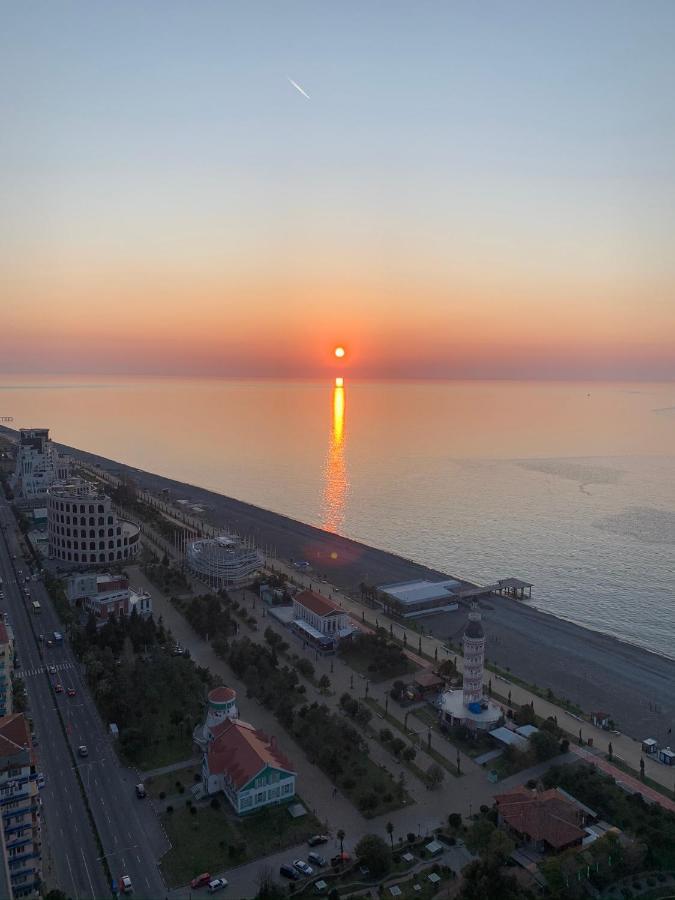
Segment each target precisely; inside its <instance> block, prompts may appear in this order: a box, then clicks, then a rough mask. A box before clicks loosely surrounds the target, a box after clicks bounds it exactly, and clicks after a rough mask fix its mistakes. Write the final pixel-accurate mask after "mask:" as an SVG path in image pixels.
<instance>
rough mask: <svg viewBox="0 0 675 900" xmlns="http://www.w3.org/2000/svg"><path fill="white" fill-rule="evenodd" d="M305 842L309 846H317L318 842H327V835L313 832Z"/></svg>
mask: <svg viewBox="0 0 675 900" xmlns="http://www.w3.org/2000/svg"><path fill="white" fill-rule="evenodd" d="M307 843H308V844H309V846H310V847H318V846H319V844H327V843H328V835H326V834H315V835H313V837H311V838H310V839H309V840H308V841H307Z"/></svg>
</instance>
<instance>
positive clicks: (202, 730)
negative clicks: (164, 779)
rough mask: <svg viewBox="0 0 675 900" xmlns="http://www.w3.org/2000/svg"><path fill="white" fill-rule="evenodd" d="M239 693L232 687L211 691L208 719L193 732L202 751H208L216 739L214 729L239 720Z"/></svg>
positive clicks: (222, 687)
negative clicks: (232, 720)
mask: <svg viewBox="0 0 675 900" xmlns="http://www.w3.org/2000/svg"><path fill="white" fill-rule="evenodd" d="M238 718H239V709H238V708H237V692H236V691H235V690H234V689H233V688H231V687H225V685H220V686H219V687H215V688H213V690H211V691H209V696H208V699H207V705H206V719H205V721H204V722H203V723H202V724H201V725H197V727H196V728H195V730H194V732H193V735H192V736H193V739H194V742H195V744H197V746H198V747H199V748H200V749H201V750H202V751H204V750H206V747H207V746H208V743H209V741H212V740H213V738H214V737H215V734H214V729H215V728H216V726H219V725H222V724H223V722H226V721H228V720H229V719H238Z"/></svg>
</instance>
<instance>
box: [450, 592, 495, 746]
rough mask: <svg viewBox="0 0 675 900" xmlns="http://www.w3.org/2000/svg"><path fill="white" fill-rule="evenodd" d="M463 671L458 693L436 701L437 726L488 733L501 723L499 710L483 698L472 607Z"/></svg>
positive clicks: (481, 650)
mask: <svg viewBox="0 0 675 900" xmlns="http://www.w3.org/2000/svg"><path fill="white" fill-rule="evenodd" d="M462 642H463V646H464V671H463V682H462V689H461V691H459V690H457V691H452V690H451V691H445V692H444V693H443V694H442V695H441V696H440V698H439V700H438V708H439V718H440V723H441V726H442V727H443V726H446V727H447V726H453V725H464V726H466V727H467V728H470V729H471V730H472V731H476V730H478V731H492V730H493V729H494V728H495V726H496V725H497V724H498V723H499V722H500V720H501V719H502V710H501V707H499V706H497V705H496V704H494V703H492V702H491V701H489V700H488V699H487V698H486V697H484V696H483V674H484V670H485V632H484V631H483V625H482V624H481V614H480V610H479V609H478V607H477V605H476V604H475V603H474V604H473V605H472V607H471V611H470V613H469V622H468V624H467V626H466V629H465V631H464V638H463V641H462Z"/></svg>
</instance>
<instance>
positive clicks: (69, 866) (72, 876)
mask: <svg viewBox="0 0 675 900" xmlns="http://www.w3.org/2000/svg"><path fill="white" fill-rule="evenodd" d="M66 862H67V863H68V869H69V871H70V877H71V879H72V882H73V893H74V894H75V900H77V886H76V884H75V876H74V875H73V867H72V866H71V864H70V857H69V856H68V854H67V853H66Z"/></svg>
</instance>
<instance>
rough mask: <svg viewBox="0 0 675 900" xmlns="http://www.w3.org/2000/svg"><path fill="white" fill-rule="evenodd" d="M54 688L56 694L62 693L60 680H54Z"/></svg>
mask: <svg viewBox="0 0 675 900" xmlns="http://www.w3.org/2000/svg"><path fill="white" fill-rule="evenodd" d="M54 690H55V691H56V693H57V694H62V693H63V685H62V684H61V682H60V681H57V682H56V684H55V685H54Z"/></svg>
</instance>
